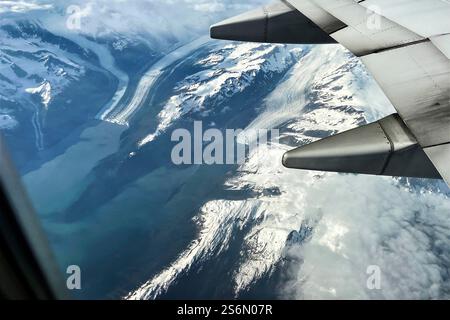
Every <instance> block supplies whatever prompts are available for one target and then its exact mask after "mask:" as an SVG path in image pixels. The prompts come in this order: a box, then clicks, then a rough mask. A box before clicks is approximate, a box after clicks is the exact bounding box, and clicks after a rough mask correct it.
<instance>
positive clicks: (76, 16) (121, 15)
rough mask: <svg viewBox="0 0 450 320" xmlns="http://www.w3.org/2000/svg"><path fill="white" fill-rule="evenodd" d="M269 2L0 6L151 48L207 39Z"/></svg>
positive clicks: (104, 0)
mask: <svg viewBox="0 0 450 320" xmlns="http://www.w3.org/2000/svg"><path fill="white" fill-rule="evenodd" d="M266 2H268V0H250V1H245V2H243V1H238V0H228V1H217V0H215V1H214V0H95V1H93V0H71V1H66V0H55V1H50V0H40V1H19V2H14V3H13V1H0V8H1V9H0V13H1V12H24V11H27V12H28V16H29V17H33V18H36V19H39V20H41V21H42V22H43V23H45V24H47V25H49V26H51V29H59V30H63V29H67V30H66V31H67V32H75V33H81V34H85V35H90V36H109V35H115V36H125V37H126V36H134V37H136V36H142V38H144V39H148V40H152V41H153V42H152V43H154V41H155V40H159V44H164V43H167V42H187V41H189V40H192V39H194V38H197V37H199V36H202V35H205V34H207V33H208V31H209V26H210V25H211V24H213V23H215V22H218V21H220V20H222V19H225V18H227V17H229V16H233V15H235V14H238V13H240V12H242V11H245V10H249V9H252V8H254V7H256V6H258V5H261V4H263V3H266ZM37 9H49V10H47V11H46V12H43V11H42V10H37ZM2 10H3V11H2ZM71 25H72V26H74V25H75V28H71Z"/></svg>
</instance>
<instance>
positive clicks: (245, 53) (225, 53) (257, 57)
mask: <svg viewBox="0 0 450 320" xmlns="http://www.w3.org/2000/svg"><path fill="white" fill-rule="evenodd" d="M299 54H300V51H299V49H298V48H295V49H293V48H292V47H290V46H285V45H271V44H258V43H234V44H229V45H226V46H225V47H224V46H223V44H219V45H216V46H215V48H213V49H212V50H211V53H210V55H209V56H208V57H206V58H205V59H202V60H200V61H199V62H198V63H197V65H202V66H203V67H205V68H203V70H202V71H199V72H197V73H195V74H193V75H189V76H188V77H186V78H185V79H184V80H183V81H181V82H180V83H179V84H178V85H177V88H176V91H177V93H176V94H175V95H173V96H172V97H170V99H169V100H168V101H167V103H166V105H165V106H164V107H163V109H162V110H161V112H160V113H159V114H158V119H159V124H158V126H157V128H156V130H155V132H153V133H151V134H149V135H147V136H146V137H145V138H144V139H142V140H141V142H140V143H139V146H143V145H145V144H147V143H149V142H151V141H153V140H154V139H155V138H156V137H157V136H159V135H160V134H161V133H163V132H165V131H166V130H167V129H168V128H169V127H170V126H171V125H172V124H173V123H174V122H175V121H176V120H178V119H179V118H181V117H183V116H184V115H185V114H187V113H189V112H193V111H194V112H195V111H201V110H203V109H204V106H205V104H206V102H207V101H208V100H209V99H216V100H219V101H220V100H225V99H228V98H230V97H231V96H233V95H234V94H236V93H239V92H242V91H244V90H245V89H246V88H248V87H250V86H251V85H252V84H253V83H254V81H255V79H256V77H257V76H258V74H260V73H264V74H265V75H269V74H270V73H282V72H284V71H285V70H286V68H288V67H289V66H290V65H291V64H292V63H293V61H294V59H295V57H297V56H298V55H299ZM206 67H207V68H206Z"/></svg>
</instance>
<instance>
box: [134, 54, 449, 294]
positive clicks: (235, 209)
mask: <svg viewBox="0 0 450 320" xmlns="http://www.w3.org/2000/svg"><path fill="white" fill-rule="evenodd" d="M209 60H212V61H214V63H217V62H216V61H221V57H220V56H219V57H216V56H215V55H212V56H211V57H209ZM206 61H208V60H206ZM185 88H189V87H188V86H187V87H185ZM264 105H265V108H264V110H263V111H262V112H261V113H260V114H259V115H258V116H257V117H256V118H255V119H254V120H253V121H252V122H251V123H250V124H249V125H248V126H247V128H246V129H248V130H249V129H257V128H273V127H277V128H280V130H281V141H280V144H275V145H270V146H264V145H263V146H259V147H258V149H257V150H255V151H254V152H253V153H252V154H250V155H249V158H248V161H247V162H246V163H245V164H243V165H241V166H240V167H239V168H238V169H237V171H236V172H235V173H234V174H233V175H232V176H231V177H229V178H228V179H227V180H226V181H225V183H224V188H225V189H226V190H230V191H233V192H234V193H235V194H237V195H239V194H241V195H242V196H241V197H242V199H239V196H235V197H234V198H233V199H232V200H228V199H226V198H222V199H216V200H211V201H208V202H206V203H205V204H204V205H203V206H202V207H201V208H200V210H199V212H198V214H197V215H195V216H194V218H193V221H194V223H196V225H197V228H198V234H197V237H196V238H195V239H194V240H193V241H192V242H191V243H190V245H189V246H188V247H187V248H186V249H185V250H184V251H183V252H182V253H180V255H179V256H178V257H177V258H176V259H175V260H174V261H173V262H172V263H171V264H170V266H168V267H166V268H165V269H164V270H162V271H161V272H159V273H158V274H156V275H155V276H154V277H153V278H152V279H150V280H149V281H148V282H146V283H145V284H143V285H142V286H141V287H140V288H139V289H137V290H135V291H132V292H130V293H129V294H128V295H127V298H128V299H155V298H158V297H164V296H165V294H166V293H168V292H169V293H170V290H171V288H172V287H175V288H176V287H177V283H178V282H179V281H181V282H183V281H187V280H186V279H187V278H189V277H193V274H202V272H205V273H206V271H203V267H202V266H204V265H208V263H211V261H214V260H219V261H220V260H221V259H225V260H226V259H227V258H225V257H226V256H227V255H229V254H230V253H229V252H230V251H232V250H233V248H237V250H238V251H239V254H238V259H237V261H233V262H232V263H230V264H228V265H227V267H226V268H229V269H230V270H229V272H228V273H227V274H226V275H223V276H222V277H221V280H219V279H217V280H216V281H224V280H223V279H229V281H231V282H232V290H233V295H234V297H242V296H245V295H246V294H249V293H250V292H252V293H253V294H254V296H256V297H258V296H261V293H258V292H257V291H255V289H254V287H255V286H257V285H258V283H261V282H264V281H270V279H271V278H273V277H274V275H275V274H278V275H279V274H282V278H284V279H285V281H286V279H287V283H283V284H280V283H275V284H274V283H273V282H272V283H271V285H275V286H276V287H274V288H272V294H271V295H270V296H271V297H277V296H278V297H288V298H292V297H296V298H316V299H317V298H319V299H320V298H363V299H364V298H370V297H372V298H406V297H416V298H419V297H420V298H438V297H442V295H445V292H446V290H447V289H446V288H447V285H446V284H444V285H443V286H442V287H435V281H436V280H437V279H438V278H439V277H444V275H445V273H446V261H447V258H443V257H442V256H441V254H440V252H436V253H435V254H431V255H430V254H429V251H428V249H427V248H426V246H424V244H425V243H435V244H437V243H440V241H441V238H440V237H437V238H434V237H433V236H431V235H430V236H429V237H426V236H425V238H423V239H422V240H421V241H419V243H416V244H414V245H412V244H411V243H409V242H407V243H408V246H409V247H410V248H409V249H408V250H407V251H404V249H403V247H402V246H403V245H406V244H404V243H403V242H402V241H403V240H400V239H398V241H399V242H398V244H399V246H395V245H394V244H390V245H388V246H389V248H386V247H385V246H386V243H385V239H386V238H389V237H390V236H392V235H391V233H392V232H393V230H394V229H395V228H396V227H395V225H396V224H397V223H398V220H397V219H402V218H404V219H406V220H409V219H411V214H412V212H416V210H418V211H417V214H418V215H419V216H420V217H421V218H420V219H425V220H429V221H430V223H434V222H431V221H434V219H435V217H437V216H439V215H446V214H445V212H448V210H449V208H450V207H449V206H448V205H449V203H448V201H445V199H446V198H445V196H443V195H439V194H433V193H430V192H429V193H424V191H423V189H422V191H420V192H419V193H418V192H417V191H414V189H412V188H410V187H408V185H409V184H406V186H405V185H403V184H402V183H401V182H400V181H399V180H397V179H392V178H380V177H364V176H355V175H338V174H331V173H316V172H301V171H296V170H287V169H285V168H283V167H282V165H281V160H280V159H281V158H282V155H283V153H284V152H286V151H287V150H289V149H291V148H293V147H294V146H298V145H302V144H305V143H309V142H311V141H314V140H317V139H318V138H322V137H324V136H328V135H330V134H335V133H338V132H341V131H344V130H348V129H351V128H354V127H356V126H359V125H361V124H364V123H366V122H368V121H372V120H373V119H376V118H378V117H380V116H381V115H386V114H389V113H390V112H393V108H392V106H391V104H390V103H389V101H388V100H387V99H386V97H385V96H384V94H383V93H382V92H381V91H380V89H379V88H378V86H377V85H376V84H375V82H374V81H373V79H372V78H371V77H370V75H369V74H367V72H366V71H365V68H364V67H363V66H362V64H361V62H360V61H359V60H358V59H357V58H356V57H353V56H352V55H351V54H349V53H348V52H347V51H345V50H343V49H342V48H341V47H339V46H322V47H316V48H314V49H311V51H310V52H308V54H306V55H305V56H304V57H302V59H300V60H299V61H298V63H296V64H295V66H294V67H293V68H292V69H291V70H290V71H289V72H288V73H287V74H286V76H285V78H284V79H283V81H282V82H281V83H280V84H279V85H278V86H277V88H276V89H275V90H273V91H272V92H271V93H270V94H269V95H268V96H267V98H266V99H265V104H264ZM337 180H340V181H342V183H344V185H345V187H344V188H343V189H342V188H341V187H340V186H339V185H337V184H336V181H337ZM413 180H414V179H413ZM364 181H368V182H367V184H368V186H369V187H367V188H370V189H366V190H364V187H362V184H363V183H364ZM327 184H330V187H325V185H327ZM333 187H336V188H338V189H337V190H334V191H331V192H330V193H328V192H323V191H322V189H321V188H325V189H330V188H333ZM441 187H442V190H446V188H445V186H444V185H443V184H441ZM359 188H361V189H359ZM383 188H386V189H387V190H390V192H392V193H395V191H393V190H401V192H400V194H401V198H402V199H403V200H401V201H406V202H409V203H410V204H411V205H412V207H413V208H412V207H411V206H405V207H403V208H402V209H400V208H398V209H390V205H389V204H388V203H385V205H382V207H383V208H385V209H377V208H376V207H373V206H374V205H375V204H377V203H383V200H381V199H380V198H379V197H380V194H378V192H380V190H382V189H383ZM431 188H432V187H431ZM428 190H431V189H428ZM353 193H354V194H353ZM361 193H363V194H361ZM248 194H251V195H252V196H248ZM333 194H336V196H334V195H333ZM357 194H358V195H357ZM324 197H325V198H326V199H322V200H323V201H317V200H315V199H317V198H324ZM339 197H341V198H339ZM354 197H360V198H361V199H365V200H361V201H355V200H354ZM365 201H367V202H365ZM438 202H439V203H441V205H442V206H435V205H434V204H436V203H438ZM363 203H366V204H367V205H368V206H369V208H366V206H365V205H363ZM369 203H372V205H369ZM419 204H420V205H419ZM334 205H336V207H334ZM416 205H417V207H414V206H416ZM385 206H387V207H385ZM420 206H422V208H421V207H420ZM425 207H426V208H427V209H425ZM416 208H419V209H416ZM385 210H386V211H385ZM393 210H394V211H395V210H399V212H398V213H397V214H395V215H392V216H390V215H389V214H387V213H386V212H393ZM346 214H348V215H349V217H352V218H350V219H349V218H348V217H347V216H346ZM428 215H430V216H428ZM447 216H448V215H447ZM377 217H378V218H379V219H381V220H380V222H379V223H380V224H381V223H387V224H388V225H390V226H389V227H387V228H385V227H381V226H380V225H379V223H377V222H376V221H377V220H376V219H377ZM352 219H354V220H352ZM365 219H367V223H366V222H365ZM445 219H447V220H446V221H447V222H446V223H445V226H444V225H442V227H443V228H445V229H446V230H447V231H449V230H450V224H449V223H448V218H445ZM439 221H441V222H442V220H441V219H439ZM362 229H365V231H363V232H360V231H361V230H362ZM400 229H401V226H398V230H400ZM426 229H427V231H425V230H423V228H422V227H421V226H420V225H418V226H415V225H413V224H412V225H411V227H410V228H407V229H406V230H405V229H402V231H401V233H402V237H404V238H405V241H407V239H408V238H409V237H412V236H413V235H414V234H416V233H417V232H419V233H421V232H424V234H423V235H425V234H426V232H430V231H431V229H430V228H426ZM356 239H358V240H356ZM354 241H355V242H356V243H354ZM236 242H238V244H236ZM394 242H395V241H394ZM365 246H367V247H365ZM356 247H358V248H357V250H355V248H356ZM359 250H361V251H359ZM366 250H367V251H370V252H371V253H367V252H366ZM357 252H361V253H363V255H360V256H359V258H358V255H359V254H360V253H357ZM445 252H446V254H445V256H446V257H449V254H450V251H449V250H448V249H446V250H445ZM322 256H323V257H322ZM423 257H427V258H426V259H427V260H428V261H429V262H430V263H435V265H433V266H429V267H428V266H427V265H424V264H421V263H419V261H421V259H423ZM402 259H404V260H403V261H408V262H407V263H406V264H405V265H404V266H402V269H403V270H404V272H409V273H410V274H418V273H422V272H424V273H425V275H424V276H422V277H418V278H417V279H415V278H413V277H412V276H411V277H409V276H407V277H406V280H405V278H403V277H404V274H398V273H397V271H396V270H392V269H391V268H389V265H390V263H393V264H396V263H397V261H401V260H402ZM308 260H309V261H308ZM369 265H379V266H380V268H382V270H383V272H384V276H385V277H386V279H389V281H391V283H390V284H389V285H388V284H386V287H384V290H381V291H375V292H373V291H370V290H369V289H368V288H367V286H366V269H367V267H368V266H369ZM340 273H342V274H340ZM352 273H353V275H352ZM343 274H345V275H347V277H348V279H347V280H346V281H348V282H346V281H341V279H342V275H343ZM439 274H440V275H441V276H438V275H439ZM268 279H269V280H268ZM445 281H447V280H445ZM269 283H270V282H269ZM348 283H350V284H351V285H350V286H347V284H348ZM394 283H397V284H399V287H398V288H396V287H395V285H394ZM444 283H446V282H444ZM184 284H185V283H184ZM420 284H423V285H424V288H423V290H422V291H421V292H417V294H413V295H411V290H417V288H418V287H419V286H420ZM199 290H200V289H199ZM268 291H270V290H268Z"/></svg>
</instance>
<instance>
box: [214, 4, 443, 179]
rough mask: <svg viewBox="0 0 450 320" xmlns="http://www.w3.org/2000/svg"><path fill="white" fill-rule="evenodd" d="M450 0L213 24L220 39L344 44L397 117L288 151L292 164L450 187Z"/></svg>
mask: <svg viewBox="0 0 450 320" xmlns="http://www.w3.org/2000/svg"><path fill="white" fill-rule="evenodd" d="M448 17H450V1H445V0H359V1H357V0H287V1H278V2H276V3H274V4H272V5H268V6H265V7H263V8H261V9H257V10H254V11H251V12H247V13H245V14H243V15H240V16H237V17H235V18H231V19H228V20H225V21H223V22H221V23H219V24H216V25H214V26H212V27H211V37H212V38H216V39H228V40H241V41H254V42H271V43H298V44H318V43H321V44H325V43H336V42H338V43H341V44H342V45H343V46H345V47H346V48H347V49H348V50H350V51H351V52H352V53H353V54H354V55H356V56H358V57H360V58H361V60H362V62H363V63H364V64H365V66H366V67H367V69H368V70H369V71H370V72H371V73H372V75H373V77H374V78H375V80H376V81H377V82H378V84H379V85H380V87H381V88H382V89H383V91H384V92H385V94H386V96H387V97H388V98H389V100H390V101H391V102H392V104H393V105H394V107H395V108H396V110H397V112H398V114H395V115H391V116H389V117H387V118H385V119H381V120H379V121H377V122H375V123H372V124H369V125H366V126H363V127H360V128H356V129H353V130H350V131H347V132H344V133H341V134H338V135H335V136H332V137H329V138H326V139H323V140H320V141H317V142H314V143H312V144H309V145H306V146H302V147H300V148H297V149H295V150H292V151H289V152H287V153H286V154H285V155H284V157H283V164H284V165H285V166H287V167H291V168H298V169H308V170H321V171H336V172H349V173H364V174H377V175H392V176H408V177H425V178H443V179H444V180H445V181H446V182H447V184H448V185H450V60H449V59H450V19H448Z"/></svg>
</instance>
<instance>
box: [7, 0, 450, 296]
mask: <svg viewBox="0 0 450 320" xmlns="http://www.w3.org/2000/svg"><path fill="white" fill-rule="evenodd" d="M253 2H255V3H256V2H260V1H259V0H254V1H252V3H253ZM8 3H10V2H8ZM77 3H78V4H79V5H80V9H81V10H82V11H81V13H80V14H81V16H80V17H82V23H81V22H80V23H81V25H82V28H81V29H80V30H68V29H67V26H66V18H67V14H66V10H65V9H66V5H67V3H66V2H65V1H42V5H37V4H36V3H34V4H29V3H28V4H27V2H26V1H21V2H20V3H19V4H17V5H15V6H14V5H8V6H4V7H2V8H0V14H3V13H5V12H6V15H2V18H3V17H4V19H2V20H1V22H0V71H1V72H0V130H2V133H3V134H5V135H6V136H7V140H8V142H9V145H10V147H11V149H12V153H13V156H14V158H15V159H16V161H17V163H18V166H19V168H20V169H21V172H23V180H24V183H25V185H26V186H27V188H28V191H29V194H30V197H31V198H32V200H33V204H34V206H35V208H36V209H37V210H38V212H39V214H40V216H41V217H42V221H43V224H44V227H45V228H46V230H47V233H48V236H49V239H50V242H51V243H52V245H53V248H54V249H55V252H56V256H57V257H58V260H59V263H60V265H61V268H62V270H65V268H66V266H67V265H69V264H78V265H80V267H81V268H82V270H83V290H82V291H81V292H80V293H79V294H80V297H82V298H105V297H108V298H111V297H112V298H120V297H126V298H130V299H153V298H180V297H181V298H205V297H207V298H234V297H238V298H240V297H250V298H255V297H256V298H261V297H262V298H265V297H269V298H279V297H285V298H417V297H419V298H442V297H448V292H449V289H448V288H449V277H448V267H447V266H448V262H449V261H450V252H449V249H448V248H447V246H446V245H445V244H446V243H448V240H449V235H450V223H449V217H448V212H449V202H448V196H449V191H448V188H447V187H446V186H445V185H444V184H443V183H440V182H431V181H429V180H420V179H398V178H388V177H384V178H383V177H368V176H357V175H342V174H332V173H317V172H304V171H297V170H288V169H286V168H283V167H282V166H281V158H282V155H283V153H284V152H285V151H287V150H289V149H291V148H294V147H296V146H299V145H302V144H305V143H309V142H311V141H315V140H317V139H320V138H322V137H325V136H328V135H331V134H335V133H338V132H341V131H344V130H347V129H350V128H353V127H356V126H359V125H361V124H363V123H366V122H371V121H373V120H376V119H378V118H380V117H382V116H384V115H387V114H389V113H392V112H394V110H393V108H392V106H391V105H390V103H389V102H388V100H387V99H386V97H385V96H384V94H383V93H382V92H381V90H380V89H379V88H378V86H377V85H376V83H375V82H374V81H373V79H372V78H371V76H370V75H369V74H368V73H367V72H366V71H365V68H364V67H363V65H362V64H361V62H360V61H359V60H358V59H357V58H355V57H354V56H352V55H351V54H350V53H349V52H347V51H345V50H344V49H343V48H342V47H340V46H339V45H325V46H286V45H270V44H248V43H238V42H218V41H211V40H210V39H209V38H208V37H207V36H204V37H200V36H199V35H202V34H204V32H205V30H207V26H208V25H209V23H210V22H215V21H218V20H220V18H221V17H224V16H225V15H232V13H233V12H232V11H233V10H234V11H242V10H243V9H244V8H243V7H242V6H245V7H247V4H245V5H244V4H242V1H238V0H236V1H234V0H233V1H230V2H229V3H225V2H224V3H220V4H216V6H215V7H214V8H212V7H211V6H208V5H206V4H209V3H210V1H207V0H199V1H191V0H189V1H188V0H186V1H185V0H180V1H179V2H178V4H179V5H177V6H173V5H172V7H170V3H169V4H168V3H167V1H162V0H161V1H160V0H150V1H142V0H135V1H134V0H133V1H129V2H128V3H129V5H128V6H127V7H126V8H124V7H123V3H122V1H120V0H111V1H106V0H99V1H96V2H95V3H94V2H91V1H83V0H80V1H77ZM168 8H169V9H170V8H172V9H173V10H168ZM213 9H214V10H213ZM2 10H3V11H4V12H2ZM27 10H38V11H33V13H27V12H28V11H27ZM39 10H41V11H39ZM208 10H209V11H208ZM216 10H217V11H216ZM172 11H173V12H172ZM99 17H101V19H100V18H99ZM182 18H183V19H182ZM190 25H192V26H195V28H194V27H193V28H189V26H190ZM199 30H201V31H199ZM194 121H202V122H203V124H204V127H205V128H217V129H219V130H224V129H227V128H234V129H244V130H247V131H252V130H255V129H272V128H275V129H279V130H280V140H279V142H276V143H272V144H270V145H260V146H259V147H258V148H257V149H255V150H253V151H252V153H250V154H249V155H248V157H247V161H246V162H245V163H244V164H240V165H229V166H225V165H224V166H221V165H217V166H214V165H213V166H207V165H192V166H188V165H186V166H176V165H175V164H173V163H172V162H171V159H170V154H171V150H172V148H173V146H174V143H173V142H172V141H171V133H172V132H173V130H175V129H177V128H183V129H186V130H192V123H193V122H194ZM42 186H45V188H43V187H42ZM371 265H375V266H378V267H380V269H381V270H382V272H383V279H385V280H382V283H383V290H380V291H370V290H368V289H367V286H366V270H367V267H368V266H371Z"/></svg>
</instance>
